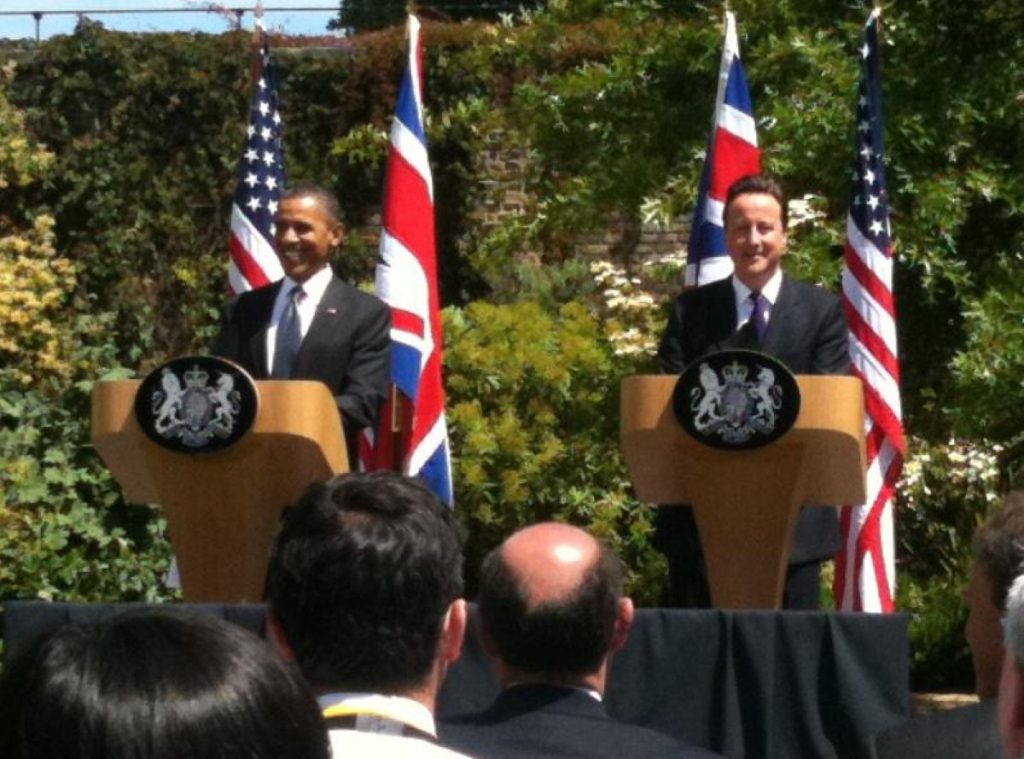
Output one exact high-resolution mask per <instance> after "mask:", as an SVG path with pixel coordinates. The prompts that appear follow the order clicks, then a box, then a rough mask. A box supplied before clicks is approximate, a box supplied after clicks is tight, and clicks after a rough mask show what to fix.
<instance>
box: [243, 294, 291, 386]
mask: <svg viewBox="0 0 1024 759" xmlns="http://www.w3.org/2000/svg"><path fill="white" fill-rule="evenodd" d="M283 283H284V280H278V281H277V282H275V283H274V284H272V285H270V287H268V288H267V289H266V291H265V292H263V293H262V294H261V297H262V298H263V300H262V301H260V303H259V305H258V307H257V310H258V312H257V318H258V320H259V324H260V325H261V326H260V328H259V329H258V330H256V332H255V333H254V334H253V336H252V338H251V342H250V343H249V351H250V353H251V355H252V361H253V366H257V367H259V370H260V371H259V374H260V375H265V376H267V377H269V376H270V369H269V368H268V362H267V332H268V331H269V330H270V320H271V319H272V318H273V317H274V301H276V300H277V294H278V292H280V290H281V285H282V284H283Z"/></svg>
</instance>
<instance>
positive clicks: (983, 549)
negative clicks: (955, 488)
mask: <svg viewBox="0 0 1024 759" xmlns="http://www.w3.org/2000/svg"><path fill="white" fill-rule="evenodd" d="M1022 568H1024V492H1022V491H1014V492H1013V493H1010V494H1009V495H1007V496H1006V499H1005V500H1004V503H1003V508H1002V509H1000V510H999V511H997V512H995V513H994V514H992V515H991V516H990V517H989V518H988V519H986V520H985V522H984V523H983V524H982V525H981V527H979V528H978V530H977V532H976V533H975V535H974V564H973V566H972V567H971V575H970V581H969V583H968V585H967V589H966V591H965V593H964V597H965V599H966V601H967V606H968V616H967V628H966V631H965V632H966V636H967V644H968V646H969V648H970V649H971V660H972V664H973V666H974V687H975V691H976V692H977V694H978V698H979V699H980V702H979V703H977V704H972V705H970V706H964V707H960V708H958V709H950V710H948V711H942V712H935V713H934V714H929V715H926V716H923V717H917V718H914V719H911V720H909V721H907V722H905V723H904V724H902V725H898V726H896V727H894V728H891V729H890V730H887V731H885V732H883V733H881V734H880V735H879V736H878V738H877V741H876V747H877V752H878V757H879V759H888V758H890V757H891V758H892V759H913V757H916V756H940V755H941V756H943V757H949V759H957V757H964V758H965V759H966V758H967V757H970V759H986V757H993V758H995V757H999V756H1000V755H1001V752H1000V748H999V735H998V732H997V731H996V719H995V712H996V707H995V698H996V695H997V694H998V692H999V673H1000V669H1001V667H1002V663H1003V630H1002V627H1001V625H1000V619H1001V617H1002V615H1003V612H1004V610H1005V609H1006V597H1007V593H1008V592H1009V589H1010V583H1011V582H1012V581H1013V579H1014V577H1016V576H1017V574H1018V573H1019V572H1020V571H1021V569H1022Z"/></svg>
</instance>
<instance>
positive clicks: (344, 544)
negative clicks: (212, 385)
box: [267, 472, 466, 759]
mask: <svg viewBox="0 0 1024 759" xmlns="http://www.w3.org/2000/svg"><path fill="white" fill-rule="evenodd" d="M267 587H268V598H269V605H270V613H269V619H270V623H269V629H270V631H271V636H272V637H273V639H274V640H275V641H276V642H277V645H278V648H279V649H280V650H281V651H282V652H284V653H285V655H286V656H287V657H289V658H292V659H294V660H295V661H296V662H297V663H298V665H299V667H300V669H301V670H302V673H303V674H304V675H305V676H306V679H307V680H308V681H309V682H310V683H312V684H313V688H314V690H315V691H316V692H317V694H318V698H319V701H320V706H321V708H322V709H323V713H324V717H325V719H326V720H327V727H328V730H329V732H330V739H331V748H332V750H333V752H334V756H335V757H337V758H338V759H341V758H342V757H348V756H355V757H381V759H384V758H385V757H386V758H387V759H400V758H401V757H410V758H415V759H460V758H461V759H464V758H462V755H461V754H457V753H455V752H454V751H451V750H449V749H446V748H444V747H442V746H440V745H438V744H437V738H436V728H435V725H434V707H435V704H436V700H437V690H438V688H439V687H440V685H441V682H442V681H443V680H444V677H445V674H446V672H447V669H448V665H449V664H451V663H452V662H454V661H455V660H456V659H458V658H459V654H460V652H461V650H462V638H463V632H464V630H465V625H466V604H465V601H464V600H463V599H462V598H461V595H462V545H461V541H460V537H459V533H458V529H457V525H456V521H455V517H454V515H453V514H452V510H451V509H450V508H448V507H447V506H445V505H444V504H442V503H441V502H440V501H439V500H438V499H437V496H435V495H434V493H433V492H432V491H431V490H430V489H429V488H428V487H427V486H426V485H424V484H423V483H422V482H421V481H420V480H417V479H414V478H411V477H403V476H401V475H399V474H395V473H394V472H371V473H368V474H365V473H364V474H348V475H343V476H340V477H335V478H333V479H331V480H329V481H327V482H325V483H318V484H315V485H311V486H310V487H309V488H308V489H307V490H306V492H305V493H304V494H303V496H302V497H301V498H300V499H299V502H298V503H297V504H296V505H295V507H294V508H293V509H291V510H290V511H289V512H288V513H287V514H286V515H285V519H284V523H283V524H282V526H281V532H280V534H279V535H278V537H277V540H276V541H275V544H274V550H273V554H272V556H271V559H270V571H269V573H268V582H267Z"/></svg>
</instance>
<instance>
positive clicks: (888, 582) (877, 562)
mask: <svg viewBox="0 0 1024 759" xmlns="http://www.w3.org/2000/svg"><path fill="white" fill-rule="evenodd" d="M879 27H880V20H879V12H878V11H877V10H876V11H874V12H873V13H872V14H871V16H870V17H869V18H868V22H867V25H866V27H865V30H864V44H863V45H862V47H861V50H860V53H861V58H862V61H861V63H862V69H861V79H860V87H859V90H858V98H857V140H856V150H857V154H856V158H855V161H854V169H853V192H852V197H851V201H850V209H849V212H848V214H847V217H846V246H845V247H846V265H845V267H844V269H843V307H844V309H845V311H846V320H847V322H848V323H849V325H850V360H851V363H852V366H853V373H854V375H855V376H857V377H860V379H861V380H862V382H863V383H864V405H865V428H864V432H865V438H866V449H867V464H868V468H867V475H866V476H867V503H866V504H863V505H860V506H844V507H843V508H842V511H841V514H840V529H841V531H842V539H843V543H842V546H841V547H840V551H839V555H838V556H837V557H836V574H835V585H834V588H833V590H834V592H835V597H836V604H837V606H838V607H839V608H840V609H844V610H849V611H874V612H890V611H892V610H893V608H894V606H893V596H894V592H895V584H896V583H895V568H894V556H893V554H894V542H895V541H894V540H893V518H892V512H893V503H894V499H895V490H896V481H897V480H898V479H899V476H900V472H901V471H902V469H903V454H904V452H905V451H906V442H905V440H904V437H903V423H902V420H901V418H902V411H901V405H900V387H899V383H900V365H899V359H898V356H897V350H896V309H895V301H894V299H893V288H892V272H893V248H892V240H891V238H890V227H889V202H888V195H887V193H886V187H885V165H884V153H883V150H882V92H881V81H880V74H879V52H878V38H879Z"/></svg>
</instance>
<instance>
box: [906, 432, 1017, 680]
mask: <svg viewBox="0 0 1024 759" xmlns="http://www.w3.org/2000/svg"><path fill="white" fill-rule="evenodd" d="M908 442H909V446H910V453H909V455H908V457H907V460H906V463H905V465H904V468H903V477H902V478H901V480H900V483H899V485H898V488H897V493H898V496H899V500H898V506H897V509H896V513H895V520H896V536H897V541H898V546H897V573H896V580H897V607H898V608H899V610H900V611H903V612H906V613H909V614H910V615H911V623H910V636H911V641H912V654H913V667H912V672H911V681H912V682H911V686H912V688H913V689H914V690H940V689H956V690H961V691H970V690H972V688H973V685H972V682H973V674H972V670H971V661H970V654H969V653H968V650H967V643H966V640H965V638H964V623H965V622H966V619H967V609H966V606H965V604H964V600H963V588H964V586H965V585H966V583H967V577H968V572H969V571H970V565H971V556H972V550H971V541H972V538H973V535H974V531H975V530H976V529H977V527H978V525H979V524H981V523H982V522H983V521H984V520H985V518H986V517H987V516H988V514H989V513H990V512H991V511H992V510H993V509H996V508H998V503H999V496H998V491H997V487H998V481H999V467H998V456H999V454H1000V452H1001V451H1002V448H1001V447H1000V446H999V445H997V444H994V443H990V442H988V441H985V440H975V441H972V440H965V439H958V438H950V439H949V440H947V441H946V442H944V443H939V444H932V443H927V442H925V441H924V440H921V439H918V438H914V437H911V438H910V440H909V441H908Z"/></svg>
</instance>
